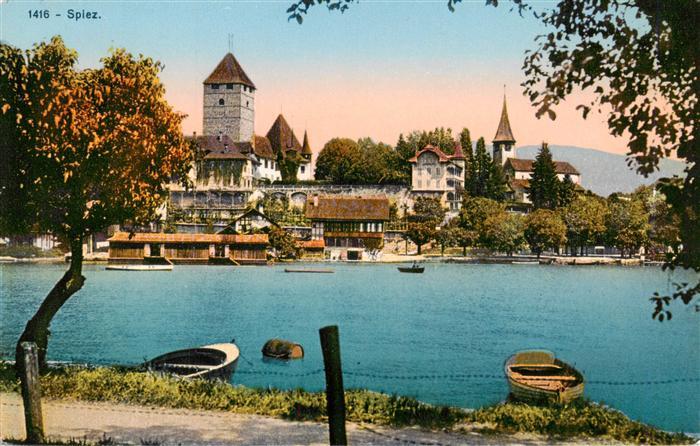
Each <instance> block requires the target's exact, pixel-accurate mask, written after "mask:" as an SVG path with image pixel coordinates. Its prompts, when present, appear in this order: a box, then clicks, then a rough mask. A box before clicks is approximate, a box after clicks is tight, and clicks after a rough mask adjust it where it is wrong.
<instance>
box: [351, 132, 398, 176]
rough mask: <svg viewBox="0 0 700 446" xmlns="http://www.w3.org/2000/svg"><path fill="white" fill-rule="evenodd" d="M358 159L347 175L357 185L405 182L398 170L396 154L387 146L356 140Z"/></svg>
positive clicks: (370, 140) (365, 139) (368, 140)
mask: <svg viewBox="0 0 700 446" xmlns="http://www.w3.org/2000/svg"><path fill="white" fill-rule="evenodd" d="M357 145H358V147H359V148H360V159H359V160H358V162H357V163H356V164H355V165H354V166H353V167H352V172H351V173H350V174H349V176H350V177H352V182H354V183H358V184H402V183H404V182H405V178H404V176H403V172H402V171H401V168H400V158H399V154H398V152H396V150H394V148H393V147H391V146H390V145H388V144H384V143H382V142H379V143H376V142H374V141H373V140H372V139H371V138H360V139H358V140H357Z"/></svg>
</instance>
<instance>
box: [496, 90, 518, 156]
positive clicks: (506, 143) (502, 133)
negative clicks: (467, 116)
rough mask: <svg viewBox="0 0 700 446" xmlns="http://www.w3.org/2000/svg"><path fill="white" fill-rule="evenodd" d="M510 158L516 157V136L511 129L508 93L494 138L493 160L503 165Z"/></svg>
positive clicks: (504, 98)
mask: <svg viewBox="0 0 700 446" xmlns="http://www.w3.org/2000/svg"><path fill="white" fill-rule="evenodd" d="M509 158H515V138H514V137H513V131H512V130H511V129H510V121H509V120H508V109H507V108H506V95H505V94H504V95H503V110H502V111H501V122H499V123H498V130H496V136H495V137H494V138H493V160H494V162H496V163H499V164H500V165H501V166H502V165H504V164H505V163H506V160H507V159H509Z"/></svg>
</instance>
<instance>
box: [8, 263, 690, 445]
mask: <svg viewBox="0 0 700 446" xmlns="http://www.w3.org/2000/svg"><path fill="white" fill-rule="evenodd" d="M64 268H65V265H12V264H9V265H8V264H5V265H0V279H1V280H0V282H1V287H0V293H1V297H0V322H1V325H0V353H1V355H2V356H3V357H11V356H12V352H13V351H14V343H15V341H16V339H17V337H18V336H19V334H20V332H21V330H22V328H23V327H24V324H25V323H26V321H27V320H28V318H30V317H31V315H32V314H33V313H34V311H35V309H36V308H37V306H38V305H39V303H40V301H41V300H42V299H43V298H44V296H45V295H46V293H47V292H48V290H49V289H50V288H51V286H52V285H53V284H54V283H55V282H56V281H57V280H58V279H59V278H60V276H61V275H62V274H63V271H64ZM283 268H284V267H283V266H271V267H239V268H236V267H225V266H221V267H211V266H209V267H207V266H176V267H175V269H174V271H172V272H119V271H105V269H104V266H101V265H87V266H85V276H86V277H87V282H86V284H85V287H84V288H83V289H82V290H81V291H80V292H79V293H78V294H76V295H75V296H73V297H72V298H71V299H70V300H69V302H68V303H67V304H66V305H65V306H64V307H63V308H62V309H61V311H60V312H59V313H58V315H57V317H56V318H55V319H54V323H53V325H52V338H51V342H50V349H49V359H52V360H66V361H84V362H91V363H99V364H105V363H127V364H133V363H139V362H141V361H143V360H144V359H145V358H150V357H153V356H156V355H158V354H161V353H163V352H166V351H169V350H175V349H179V348H183V347H190V346H197V345H202V344H205V343H212V342H220V341H229V340H230V339H232V338H235V339H236V343H237V344H238V345H239V347H240V348H241V352H242V359H241V360H240V361H239V366H238V372H237V373H236V374H235V375H234V377H233V382H234V383H235V384H243V385H246V386H260V387H267V386H272V387H279V388H296V387H303V388H305V389H308V390H320V389H322V388H323V383H324V377H323V374H322V373H320V369H322V367H323V361H322V355H321V350H320V344H319V339H318V329H319V328H320V327H323V326H326V325H331V324H337V325H338V326H339V328H340V338H341V353H342V362H343V369H344V371H345V372H346V375H345V377H344V381H345V386H346V388H353V387H366V388H369V389H373V390H378V391H383V392H387V393H396V394H400V395H409V396H414V397H416V398H418V399H420V400H422V401H426V402H430V403H441V404H449V405H456V406H461V407H478V406H481V405H484V404H489V403H495V402H498V401H501V400H503V399H504V398H505V397H506V395H507V391H508V390H507V384H506V381H505V378H503V377H502V374H503V363H504V361H505V359H506V358H507V357H508V356H510V355H511V354H512V353H514V352H515V351H517V350H521V349H528V348H545V349H549V350H552V351H554V352H556V353H557V355H558V356H559V357H560V358H562V359H564V360H565V361H567V362H570V363H573V364H575V365H576V366H577V367H578V368H579V369H580V370H581V371H582V372H583V373H584V375H585V377H586V379H587V380H589V381H590V382H589V383H587V385H586V392H585V393H586V396H587V397H589V398H591V399H592V400H595V401H604V402H605V403H608V404H609V405H611V406H613V407H615V408H618V409H620V410H622V411H623V412H625V413H626V414H627V415H629V416H631V417H632V418H635V419H638V420H642V421H645V422H648V423H651V424H653V425H656V426H658V427H661V428H663V429H667V430H684V431H686V432H700V391H699V390H700V389H699V387H700V381H699V379H700V324H699V322H700V315H698V314H697V313H696V312H695V308H694V307H692V308H691V307H690V306H684V305H675V306H674V308H673V309H674V310H675V311H674V317H673V320H672V321H671V322H664V323H659V322H657V321H653V320H652V319H651V311H652V306H651V303H650V302H649V300H648V298H649V297H650V296H651V294H652V292H653V291H655V290H658V291H660V292H664V293H665V292H668V291H669V290H670V287H671V283H672V282H673V281H678V280H681V279H685V280H692V279H695V275H694V273H676V274H674V275H673V276H671V275H669V273H666V272H663V271H661V270H660V269H659V268H651V267H644V268H642V267H610V266H576V267H571V266H569V267H566V266H532V265H456V264H427V265H426V272H425V274H422V275H421V274H400V273H398V272H397V270H396V265H347V264H338V265H335V264H334V265H332V268H333V269H335V274H285V273H284V272H283ZM273 337H281V338H285V339H290V340H294V341H297V342H300V343H302V344H303V346H304V348H305V351H306V357H305V358H304V359H303V360H300V361H295V362H276V361H265V360H263V359H262V356H261V353H260V349H261V348H262V346H263V344H264V343H265V341H266V340H268V339H270V338H273ZM468 375H483V376H468ZM668 379H681V381H680V382H674V383H658V382H656V381H665V380H668ZM610 381H612V382H610Z"/></svg>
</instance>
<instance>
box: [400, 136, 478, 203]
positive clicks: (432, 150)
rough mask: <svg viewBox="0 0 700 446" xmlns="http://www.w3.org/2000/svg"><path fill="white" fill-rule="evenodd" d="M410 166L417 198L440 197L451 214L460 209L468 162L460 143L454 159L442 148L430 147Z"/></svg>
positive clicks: (412, 184)
mask: <svg viewBox="0 0 700 446" xmlns="http://www.w3.org/2000/svg"><path fill="white" fill-rule="evenodd" d="M409 162H410V163H411V190H412V192H413V194H415V195H419V196H421V195H422V196H433V197H437V198H439V199H440V201H442V202H443V203H444V204H446V205H447V206H448V207H449V208H450V210H458V209H459V208H460V206H461V200H462V197H461V195H462V191H463V190H464V163H465V158H464V154H463V153H462V147H461V146H460V145H459V143H457V144H456V145H455V153H454V155H447V154H445V152H443V151H442V150H440V149H439V148H437V147H435V146H432V145H427V146H425V147H424V148H423V149H422V150H421V151H419V152H418V153H416V156H414V157H413V158H411V159H410V160H409Z"/></svg>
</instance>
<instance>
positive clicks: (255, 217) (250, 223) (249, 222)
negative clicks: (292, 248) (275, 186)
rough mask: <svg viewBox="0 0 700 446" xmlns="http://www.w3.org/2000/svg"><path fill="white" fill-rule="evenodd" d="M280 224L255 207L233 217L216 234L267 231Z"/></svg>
mask: <svg viewBox="0 0 700 446" xmlns="http://www.w3.org/2000/svg"><path fill="white" fill-rule="evenodd" d="M279 227H280V226H279V225H278V224H277V223H275V222H274V221H272V220H271V219H270V217H268V216H267V215H265V214H263V213H262V212H261V211H259V210H257V209H249V210H247V211H246V212H244V213H243V214H241V215H239V216H238V217H236V218H234V219H233V221H232V222H231V224H229V225H228V226H226V227H225V228H224V229H222V230H220V231H219V232H217V234H250V233H269V232H270V231H271V230H273V229H276V228H279Z"/></svg>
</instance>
